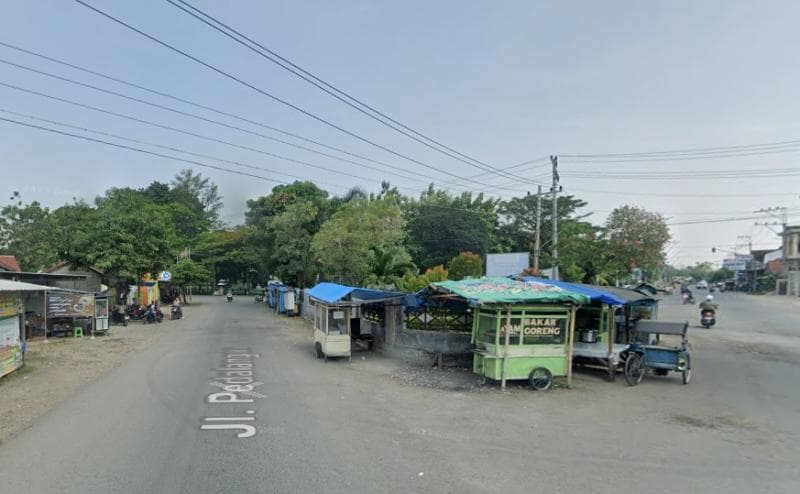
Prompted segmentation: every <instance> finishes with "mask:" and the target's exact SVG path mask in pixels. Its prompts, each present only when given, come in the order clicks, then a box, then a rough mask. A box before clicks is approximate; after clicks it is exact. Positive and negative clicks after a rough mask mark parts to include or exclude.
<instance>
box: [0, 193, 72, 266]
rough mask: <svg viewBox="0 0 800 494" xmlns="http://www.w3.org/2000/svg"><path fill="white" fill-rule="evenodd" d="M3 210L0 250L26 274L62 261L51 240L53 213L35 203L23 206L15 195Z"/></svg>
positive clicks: (0, 215)
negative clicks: (51, 218)
mask: <svg viewBox="0 0 800 494" xmlns="http://www.w3.org/2000/svg"><path fill="white" fill-rule="evenodd" d="M11 200H12V201H13V203H12V204H10V205H8V206H5V207H4V208H3V209H2V210H0V251H4V252H8V253H10V254H13V255H15V256H16V257H17V260H18V261H19V264H20V267H21V268H22V270H23V271H38V270H40V269H45V268H47V267H50V266H52V265H53V264H55V263H56V262H58V261H59V258H58V249H57V247H56V245H55V244H54V243H53V241H52V239H51V235H50V233H51V231H50V225H51V222H50V215H51V213H50V210H49V209H47V208H43V207H42V206H41V204H39V203H38V202H36V201H34V202H32V203H30V204H27V205H26V204H24V203H23V202H22V200H21V198H20V197H19V194H18V193H15V195H13V196H12V197H11Z"/></svg>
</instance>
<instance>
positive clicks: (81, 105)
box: [0, 81, 418, 191]
mask: <svg viewBox="0 0 800 494" xmlns="http://www.w3.org/2000/svg"><path fill="white" fill-rule="evenodd" d="M0 86H3V87H7V88H10V89H15V90H17V91H21V92H24V93H28V94H33V95H36V96H40V97H43V98H47V99H50V100H53V101H59V102H61V103H66V104H69V105H72V106H77V107H79V108H84V109H87V110H92V111H96V112H99V113H103V114H106V115H111V116H114V117H118V118H123V119H125V120H130V121H133V122H137V123H141V124H144V125H148V126H151V127H156V128H159V129H164V130H169V131H172V132H177V133H179V134H183V135H188V136H191V137H195V138H197V139H202V140H205V141H211V142H216V143H219V144H224V145H226V146H230V147H234V148H238V149H243V150H245V151H251V152H254V153H258V154H263V155H265V156H270V157H272V158H276V159H280V160H283V161H288V162H290V163H295V164H298V165H303V166H308V167H310V168H316V169H319V170H323V171H327V172H330V173H336V174H339V175H345V176H348V177H352V178H358V179H363V178H364V177H362V176H360V175H354V174H352V173H348V172H344V171H341V170H337V169H334V168H328V167H325V166H322V165H317V164H314V163H309V162H307V161H303V160H298V159H295V158H291V157H288V156H283V155H280V154H276V153H272V152H270V151H265V150H263V149H259V148H254V147H251V146H245V145H243V144H236V143H234V142H231V141H227V140H225V139H219V138H216V137H211V136H207V135H203V134H198V133H196V132H191V131H188V130H183V129H179V128H177V127H172V126H169V125H163V124H159V123H156V122H152V121H150V120H145V119H142V118H137V117H134V116H132V115H126V114H124V113H119V112H115V111H111V110H107V109H104V108H100V107H97V106H92V105H87V104H85V103H80V102H77V101H73V100H69V99H66V98H60V97H58V96H53V95H50V94H46V93H42V92H39V91H34V90H32V89H26V88H23V87H20V86H15V85H13V84H8V83H5V82H2V81H0ZM361 166H363V167H365V168H371V169H374V170H376V171H379V172H382V173H389V172H387V171H384V170H380V169H378V168H374V167H370V166H369V165H361ZM410 190H414V191H417V190H418V189H410Z"/></svg>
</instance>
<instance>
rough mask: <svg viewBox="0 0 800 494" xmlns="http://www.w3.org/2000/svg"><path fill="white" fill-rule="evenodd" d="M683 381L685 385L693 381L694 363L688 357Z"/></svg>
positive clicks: (682, 377)
mask: <svg viewBox="0 0 800 494" xmlns="http://www.w3.org/2000/svg"><path fill="white" fill-rule="evenodd" d="M681 380H682V381H683V384H689V381H691V380H692V361H691V358H690V357H689V356H688V355H687V356H686V368H685V369H683V376H681Z"/></svg>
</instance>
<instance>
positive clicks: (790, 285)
mask: <svg viewBox="0 0 800 494" xmlns="http://www.w3.org/2000/svg"><path fill="white" fill-rule="evenodd" d="M783 252H784V268H783V269H784V272H785V274H786V294H787V295H795V296H799V295H800V225H795V226H787V227H786V228H784V230H783Z"/></svg>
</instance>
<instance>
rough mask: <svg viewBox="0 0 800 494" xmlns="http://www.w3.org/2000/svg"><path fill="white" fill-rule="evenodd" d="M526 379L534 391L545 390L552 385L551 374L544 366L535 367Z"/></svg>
mask: <svg viewBox="0 0 800 494" xmlns="http://www.w3.org/2000/svg"><path fill="white" fill-rule="evenodd" d="M528 381H529V382H530V384H531V387H532V388H533V389H535V390H536V391H547V390H548V389H550V386H552V385H553V374H552V373H551V372H550V371H549V370H547V369H545V368H544V367H537V368H535V369H533V370H532V371H531V373H530V375H529V376H528Z"/></svg>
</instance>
